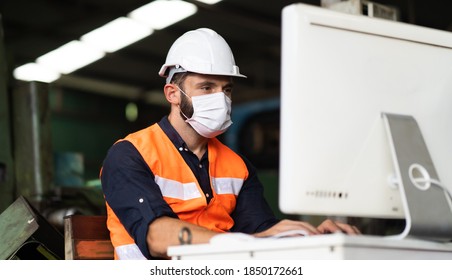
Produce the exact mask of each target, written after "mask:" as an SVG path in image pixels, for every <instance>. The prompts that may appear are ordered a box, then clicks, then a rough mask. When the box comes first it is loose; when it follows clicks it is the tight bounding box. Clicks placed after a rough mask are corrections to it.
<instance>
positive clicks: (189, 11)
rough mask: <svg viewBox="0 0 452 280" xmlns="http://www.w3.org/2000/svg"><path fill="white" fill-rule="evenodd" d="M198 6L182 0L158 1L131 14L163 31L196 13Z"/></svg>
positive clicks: (136, 18) (134, 17)
mask: <svg viewBox="0 0 452 280" xmlns="http://www.w3.org/2000/svg"><path fill="white" fill-rule="evenodd" d="M197 10H198V8H197V7H196V5H194V4H192V3H188V2H184V1H180V0H156V1H153V2H151V3H149V4H146V5H144V6H142V7H140V8H138V9H136V10H134V11H132V12H130V13H129V15H128V16H129V17H130V18H132V19H135V20H137V21H140V22H142V23H144V24H146V25H148V26H149V27H151V28H153V29H163V28H165V27H167V26H169V25H171V24H174V23H176V22H178V21H180V20H182V19H184V18H186V17H189V16H191V15H193V14H194V13H196V11H197Z"/></svg>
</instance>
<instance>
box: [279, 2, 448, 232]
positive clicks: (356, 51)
mask: <svg viewBox="0 0 452 280" xmlns="http://www.w3.org/2000/svg"><path fill="white" fill-rule="evenodd" d="M397 125H398V128H396V126H397ZM280 133H281V135H280V137H281V139H280V171H279V176H280V179H279V190H280V191H279V205H280V209H281V211H282V212H283V213H286V214H297V215H326V216H344V217H368V218H382V219H406V222H407V226H406V228H405V230H404V233H403V234H402V235H403V236H405V237H406V236H408V235H414V236H421V237H425V238H433V239H441V240H451V239H452V238H451V236H452V212H451V201H450V197H449V195H448V192H447V191H446V189H442V188H441V187H440V186H446V187H448V188H449V189H450V188H452V171H451V170H452V169H451V168H452V33H450V32H446V31H440V30H433V29H429V28H426V27H420V26H414V25H410V24H406V23H401V22H395V21H389V20H384V19H376V18H370V17H367V16H361V15H352V14H346V13H342V12H337V11H332V10H328V9H326V8H320V7H315V6H310V5H305V4H292V5H289V6H286V7H285V8H284V9H283V11H282V64H281V132H280ZM424 143H425V145H424ZM411 156H413V158H410V157H411ZM416 164H417V165H416ZM413 168H414V169H413ZM412 175H413V176H414V177H416V176H420V177H422V176H423V175H425V176H424V177H429V176H430V178H431V179H432V180H430V181H428V182H423V186H420V185H419V184H417V185H416V183H415V181H416V180H415V179H413V176H412ZM410 176H411V177H410ZM438 177H439V178H438ZM410 178H411V179H410ZM434 180H437V181H440V182H441V184H434V183H432V182H433V181H434ZM413 184H414V185H415V186H414V187H413ZM421 185H422V184H421ZM423 187H425V188H424V190H422V188H423ZM432 216H433V217H432ZM440 225H441V227H442V228H440V229H438V227H439V226H440ZM413 228H414V229H413ZM438 231H439V233H438Z"/></svg>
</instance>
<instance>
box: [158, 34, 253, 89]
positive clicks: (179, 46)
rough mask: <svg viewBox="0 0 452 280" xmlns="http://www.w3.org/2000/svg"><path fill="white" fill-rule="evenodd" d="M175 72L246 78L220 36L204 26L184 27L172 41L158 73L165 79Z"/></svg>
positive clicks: (169, 79)
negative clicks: (189, 29) (188, 29)
mask: <svg viewBox="0 0 452 280" xmlns="http://www.w3.org/2000/svg"><path fill="white" fill-rule="evenodd" d="M178 72H193V73H198V74H207V75H223V76H232V77H243V78H246V76H244V75H242V74H240V71H239V67H238V66H237V65H235V60H234V55H233V54H232V51H231V49H230V48H229V45H228V44H227V43H226V41H225V40H224V39H223V37H221V36H220V35H219V34H218V33H216V32H215V31H213V30H211V29H208V28H199V29H196V30H192V31H188V32H186V33H185V34H183V35H182V36H181V37H179V38H178V39H177V40H176V41H175V42H174V43H173V45H172V46H171V48H170V50H169V51H168V55H167V57H166V61H165V64H163V66H162V68H161V69H160V71H159V75H160V76H161V77H167V80H166V81H167V83H169V82H171V78H172V76H173V74H174V73H178Z"/></svg>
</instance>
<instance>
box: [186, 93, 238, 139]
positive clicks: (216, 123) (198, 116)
mask: <svg viewBox="0 0 452 280" xmlns="http://www.w3.org/2000/svg"><path fill="white" fill-rule="evenodd" d="M179 90H180V91H181V92H182V93H183V94H185V95H186V96H187V97H189V98H191V100H192V104H193V115H192V116H191V118H188V117H187V116H185V114H184V113H183V112H182V111H181V113H182V115H184V116H185V117H186V118H187V119H186V120H185V122H187V123H189V124H190V125H191V126H192V127H193V129H194V130H196V132H198V133H199V134H200V135H201V136H204V137H206V138H213V137H215V136H218V135H220V134H221V133H223V132H225V131H226V130H227V129H228V128H229V126H230V125H231V124H232V121H231V103H232V101H231V99H230V98H229V97H227V96H226V95H225V94H224V92H217V93H209V94H204V95H199V96H193V97H190V96H188V95H187V94H186V93H185V92H184V91H183V90H181V89H179Z"/></svg>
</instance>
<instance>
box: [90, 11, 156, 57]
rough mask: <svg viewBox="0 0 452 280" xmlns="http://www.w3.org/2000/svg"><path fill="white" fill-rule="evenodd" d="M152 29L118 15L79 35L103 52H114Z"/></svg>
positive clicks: (149, 32)
mask: <svg viewBox="0 0 452 280" xmlns="http://www.w3.org/2000/svg"><path fill="white" fill-rule="evenodd" d="M152 32H153V31H152V29H151V28H149V27H147V26H144V25H143V24H141V23H139V22H137V21H134V20H132V19H130V18H126V17H120V18H118V19H115V20H113V21H111V22H109V23H107V24H105V25H104V26H102V27H100V28H98V29H95V30H93V31H91V32H89V33H87V34H85V35H83V36H82V37H81V41H82V42H84V43H87V44H89V45H90V46H93V47H95V48H98V49H99V50H102V51H105V52H115V51H117V50H119V49H122V48H124V47H125V46H127V45H130V44H133V43H135V42H136V41H138V40H141V39H143V38H145V37H147V36H149V35H151V34H152Z"/></svg>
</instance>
